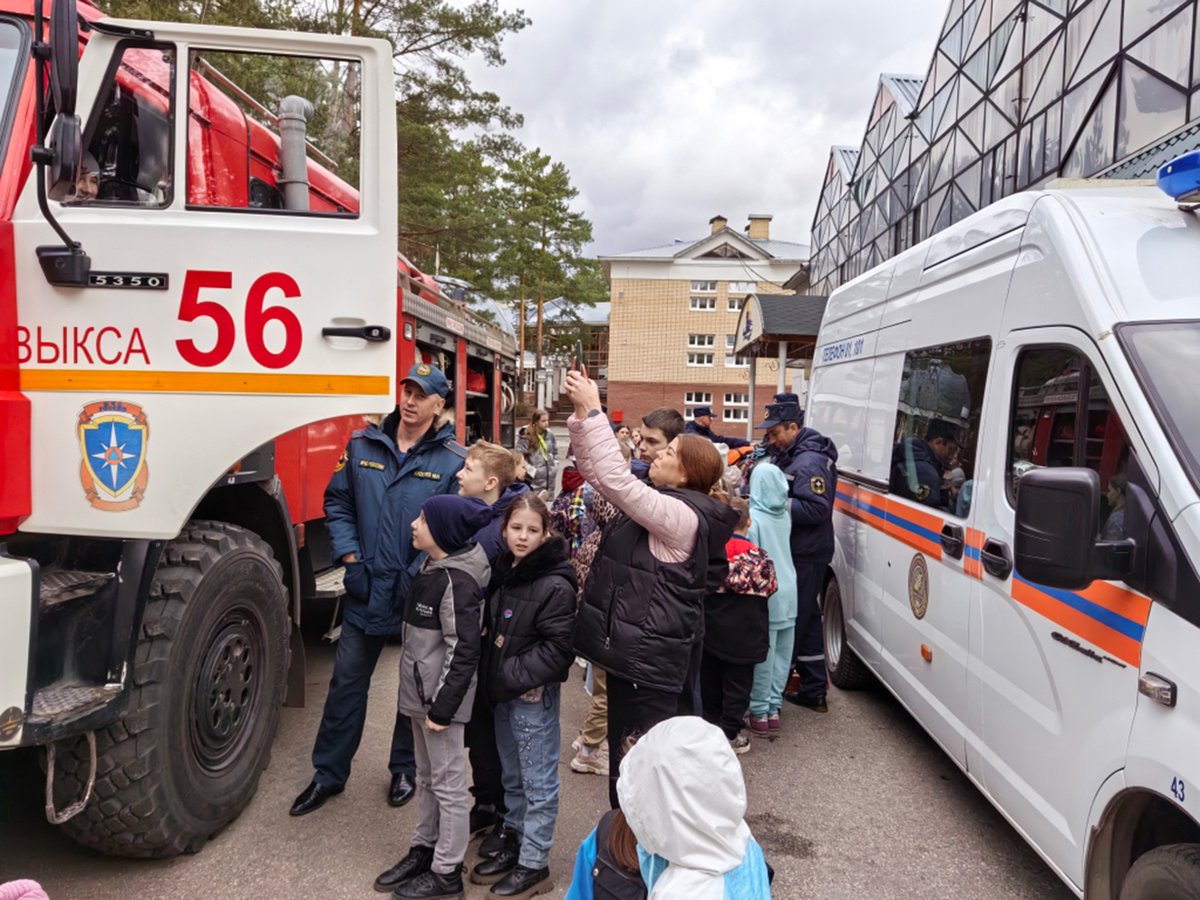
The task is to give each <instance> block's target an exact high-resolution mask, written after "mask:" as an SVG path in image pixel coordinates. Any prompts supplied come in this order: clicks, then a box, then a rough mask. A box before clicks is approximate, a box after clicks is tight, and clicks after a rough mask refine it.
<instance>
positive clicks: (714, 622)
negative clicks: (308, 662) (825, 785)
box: [291, 364, 837, 900]
mask: <svg viewBox="0 0 1200 900" xmlns="http://www.w3.org/2000/svg"><path fill="white" fill-rule="evenodd" d="M566 389H567V394H568V396H569V398H570V400H571V402H572V404H573V406H574V412H573V414H572V415H571V417H570V418H569V419H568V422H567V430H568V432H569V437H570V446H569V447H568V450H567V466H566V468H565V469H564V470H563V472H562V478H561V484H562V491H561V493H560V494H559V495H558V496H557V498H555V497H554V496H553V495H554V492H555V491H556V488H557V485H558V484H559V479H558V472H557V471H556V469H557V466H558V453H557V447H556V444H555V439H554V436H553V434H552V432H551V431H550V430H549V427H548V417H547V416H546V414H545V413H544V412H542V411H540V410H539V411H538V412H537V413H535V414H534V416H533V418H532V420H531V422H530V425H529V427H528V428H527V429H526V430H525V432H524V434H523V435H522V436H521V440H520V442H519V444H518V447H517V449H516V450H515V451H510V450H506V449H504V448H502V447H499V446H497V445H494V444H490V443H488V442H485V441H479V442H476V443H475V444H472V445H471V447H470V448H469V449H464V448H462V447H461V446H459V445H458V444H456V443H455V442H454V441H453V438H452V435H451V434H450V430H449V429H448V428H447V427H442V428H439V427H438V425H437V424H436V423H437V422H438V417H439V414H440V413H441V411H442V407H443V404H444V401H445V397H446V395H447V393H448V391H449V385H448V383H447V381H446V378H445V376H444V375H443V374H442V372H440V371H439V370H438V369H437V368H435V367H433V366H430V365H424V364H421V365H417V366H414V367H413V368H412V370H411V371H410V372H409V373H408V376H407V378H406V379H405V380H404V382H403V387H402V393H401V400H400V403H399V404H398V406H397V407H396V410H395V411H394V412H393V413H392V414H391V415H389V416H388V417H387V418H385V419H384V420H383V421H382V422H380V423H379V424H378V425H371V426H369V427H367V428H365V429H363V430H362V431H359V432H356V433H355V435H354V436H353V437H352V438H351V440H350V443H349V445H348V447H347V449H346V452H345V453H344V454H343V456H342V459H341V461H340V462H339V463H338V466H337V468H336V471H335V473H334V475H333V478H332V481H331V482H330V485H329V488H328V490H327V492H326V515H327V518H328V522H329V528H330V536H331V541H332V549H333V554H334V557H335V558H336V559H337V560H339V561H340V562H341V563H342V564H343V565H344V566H345V569H346V575H345V588H346V597H345V600H344V602H345V613H344V620H343V626H342V634H341V638H340V640H339V642H338V646H337V650H336V654H335V658H334V669H333V674H332V677H331V681H330V687H329V693H328V697H327V699H326V703H325V708H324V712H323V715H322V718H321V723H320V726H319V728H318V732H317V737H316V740H315V743H314V747H313V756H312V762H313V769H314V775H313V778H312V782H311V783H310V784H309V785H308V787H306V788H305V789H304V791H302V792H301V793H300V795H299V796H297V797H296V799H295V801H294V803H293V805H292V808H291V813H292V815H297V816H299V815H307V814H310V813H312V812H314V811H315V810H317V809H319V808H320V807H321V806H323V805H324V804H325V803H326V802H327V801H328V800H329V799H330V798H331V797H333V796H334V795H336V794H338V793H340V792H341V791H342V790H343V789H344V787H345V784H346V781H347V779H348V777H349V774H350V767H351V761H352V759H353V757H354V753H355V751H356V750H357V748H358V744H359V741H360V739H361V737H362V730H363V725H364V721H365V715H366V698H367V690H368V687H369V684H370V679H371V675H372V673H373V671H374V668H375V665H376V662H377V661H378V658H379V655H380V652H381V650H382V647H383V645H384V643H385V642H386V641H387V640H388V639H389V638H392V637H399V638H400V641H401V651H400V688H399V698H398V703H397V710H396V717H395V724H394V728H393V739H392V749H391V755H390V763H389V768H390V771H391V776H392V777H391V781H390V784H389V789H388V793H387V797H388V801H389V802H390V803H391V804H393V805H395V806H402V805H404V804H406V803H408V802H410V801H411V800H413V798H414V796H415V797H416V798H417V801H416V805H417V809H418V816H417V819H418V821H417V825H416V828H415V830H414V832H413V835H412V840H411V844H410V846H409V848H408V850H407V852H406V853H405V854H404V856H403V857H402V858H401V859H400V860H399V861H398V862H397V863H396V864H395V865H394V866H392V867H391V868H389V869H387V870H386V871H384V872H382V873H381V874H380V875H379V876H378V878H377V879H376V881H375V888H376V889H377V890H379V891H382V892H391V893H392V894H393V895H394V896H395V897H397V898H450V897H459V896H461V895H462V892H463V889H464V886H463V877H464V870H465V871H466V874H467V876H468V877H469V878H470V880H471V881H472V882H474V883H477V884H484V885H490V886H491V887H490V894H491V895H494V896H498V897H531V896H534V895H536V894H539V893H545V892H547V891H549V890H551V889H552V887H553V881H552V878H551V873H550V868H549V860H550V852H551V848H552V846H553V840H554V830H555V820H556V817H557V814H558V808H559V797H560V790H561V785H560V779H559V763H560V758H559V754H560V747H561V743H562V742H561V735H562V722H561V716H560V709H561V694H562V684H563V683H564V682H565V681H566V680H567V678H568V675H569V673H570V671H571V670H572V666H573V665H574V663H575V662H576V661H580V662H583V663H586V666H587V674H586V683H587V685H588V690H589V693H590V694H591V702H590V706H589V709H588V712H587V715H586V717H585V719H584V721H583V722H581V723H579V728H578V737H577V738H576V740H575V742H574V749H575V756H574V757H573V758H572V759H571V762H570V768H571V770H572V771H574V772H579V773H584V774H593V775H601V776H607V777H608V785H609V801H610V806H611V810H610V811H608V812H606V813H605V814H604V815H603V816H602V817H599V816H598V818H599V822H598V824H597V827H596V829H595V830H594V831H593V832H592V833H591V834H590V835H589V836H588V838H587V839H586V840H585V841H584V843H583V844H582V845H581V846H580V847H579V850H578V855H577V861H576V865H575V868H574V872H573V873H572V877H571V884H570V888H569V893H568V897H572V898H581V900H583V898H592V897H598V898H599V897H639V898H640V897H651V898H653V897H680V896H684V894H685V892H687V893H688V894H689V895H692V896H694V897H696V898H705V897H737V898H743V897H744V898H748V900H754V898H759V897H769V896H770V887H769V881H770V877H771V872H770V869H769V866H768V865H767V862H766V860H765V859H764V857H763V853H762V850H761V848H760V847H759V846H758V844H757V843H756V842H755V841H754V838H753V836H752V835H751V833H750V830H749V828H748V826H747V825H746V822H745V819H744V814H745V811H746V803H747V801H746V790H745V785H744V782H743V779H742V773H741V768H740V765H739V764H738V762H737V755H738V754H741V753H745V752H746V751H747V750H749V749H750V747H751V744H752V742H753V740H754V738H756V737H761V738H764V739H768V740H769V739H772V738H774V737H776V736H777V735H778V734H779V732H780V728H781V725H780V715H779V712H780V708H781V705H782V703H783V702H784V701H785V700H787V701H791V702H793V703H796V704H798V705H800V706H803V707H807V708H808V709H810V710H813V711H816V712H825V711H826V710H827V707H826V702H825V691H826V673H825V663H824V652H823V644H822V637H821V627H820V609H819V605H818V603H819V600H818V598H819V594H820V591H821V588H822V586H823V577H824V573H825V571H826V569H827V567H828V564H829V561H830V559H831V557H832V552H833V532H832V522H831V516H832V509H833V498H834V495H835V492H836V487H837V467H836V462H837V452H836V450H835V449H834V447H833V445H832V443H831V442H830V441H829V440H827V439H826V438H824V437H823V436H822V435H820V434H818V433H817V432H815V431H814V430H813V429H811V428H806V427H804V424H803V411H802V409H801V407H800V404H799V402H798V399H797V398H796V396H795V395H793V394H777V395H776V397H775V400H774V402H773V403H771V404H770V405H769V406H768V408H767V415H766V417H765V420H764V421H763V422H762V423H761V424H759V425H758V428H759V429H760V430H761V431H762V432H764V435H763V441H762V442H761V444H759V445H757V446H754V447H749V446H741V445H737V444H738V442H737V441H735V440H733V439H730V438H724V437H722V436H720V435H717V434H714V433H713V432H712V430H711V412H710V411H706V410H699V411H697V412H706V413H708V416H702V415H697V416H696V417H695V418H694V420H693V422H692V423H685V421H684V417H683V416H682V415H681V413H680V412H679V411H677V410H672V409H665V408H664V409H658V410H654V411H652V412H650V413H648V414H646V415H645V416H644V417H643V418H642V420H641V424H640V426H639V427H637V428H636V429H631V428H629V427H628V426H626V425H623V424H621V423H617V424H613V423H611V422H610V421H609V419H608V416H607V414H606V411H605V409H604V407H603V406H602V405H601V402H600V395H599V391H598V388H597V386H596V384H595V382H593V381H591V380H589V379H588V378H587V377H586V376H585V375H584V374H582V373H579V372H571V373H569V374H568V376H567V381H566ZM742 444H745V442H742ZM735 445H737V446H735ZM731 461H734V462H735V463H736V464H731ZM522 469H523V470H524V473H523V477H521V475H522V473H521V470H522ZM464 749H465V752H464ZM598 813H599V811H598ZM478 836H481V837H482V838H483V839H482V841H481V842H480V843H479V845H478V848H477V854H478V857H479V858H478V859H477V860H473V861H471V862H467V853H468V847H469V844H470V841H471V839H472V838H473V837H478Z"/></svg>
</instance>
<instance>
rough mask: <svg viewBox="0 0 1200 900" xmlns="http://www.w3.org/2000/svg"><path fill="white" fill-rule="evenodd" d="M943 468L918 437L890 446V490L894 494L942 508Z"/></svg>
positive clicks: (944, 468)
mask: <svg viewBox="0 0 1200 900" xmlns="http://www.w3.org/2000/svg"><path fill="white" fill-rule="evenodd" d="M945 471H946V467H945V466H944V465H943V464H942V461H941V460H940V459H938V458H937V456H936V455H935V454H934V452H933V448H932V447H930V446H929V444H928V443H927V442H926V441H924V440H922V439H921V438H919V437H910V438H905V439H904V440H903V441H901V442H900V443H898V444H896V446H894V447H892V479H891V482H892V483H891V490H892V493H894V494H899V495H900V496H901V497H907V498H908V499H910V500H916V501H917V502H918V503H924V504H925V505H926V506H936V507H938V508H943V507H945V505H946V502H945V498H944V497H943V491H942V476H943V473H944V472H945Z"/></svg>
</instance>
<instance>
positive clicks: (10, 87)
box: [0, 19, 27, 155]
mask: <svg viewBox="0 0 1200 900" xmlns="http://www.w3.org/2000/svg"><path fill="white" fill-rule="evenodd" d="M26 53H27V50H26V45H25V32H24V29H23V28H22V27H21V26H20V25H19V24H17V23H16V22H14V21H12V20H11V19H0V155H2V154H3V152H4V148H5V147H6V146H7V144H8V132H9V129H10V127H11V124H12V123H11V120H12V113H13V110H14V109H15V108H16V105H17V95H18V94H19V92H20V89H21V85H20V77H19V76H20V73H21V72H23V71H24V70H25V67H24V65H23V63H24V62H25V57H26Z"/></svg>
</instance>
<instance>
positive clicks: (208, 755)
mask: <svg viewBox="0 0 1200 900" xmlns="http://www.w3.org/2000/svg"><path fill="white" fill-rule="evenodd" d="M203 647H204V654H203V657H202V659H203V662H202V663H201V665H200V670H199V673H198V675H197V678H196V684H195V688H194V690H193V693H192V715H191V717H190V719H191V721H190V730H191V740H192V749H193V750H194V751H195V754H196V759H197V761H198V762H199V763H200V765H201V766H202V767H204V768H205V769H207V770H208V771H210V772H220V771H221V770H222V769H224V768H226V767H227V766H229V765H230V764H231V763H232V762H233V761H234V760H236V759H237V757H238V754H239V753H240V752H241V750H242V748H243V747H245V745H246V742H247V741H248V740H249V739H250V736H251V733H252V732H253V730H254V729H253V722H254V719H255V712H256V711H257V709H258V703H259V696H260V695H261V693H262V690H261V687H262V670H263V666H262V653H263V632H262V627H261V625H260V624H259V622H258V619H257V618H256V617H254V616H253V615H251V614H250V612H249V611H248V610H246V609H244V608H236V609H231V610H229V611H228V612H227V613H225V615H224V616H222V617H221V618H220V619H219V620H218V621H217V622H216V623H215V624H214V625H213V627H212V628H211V629H210V630H209V633H208V637H207V639H206V640H205V642H204V644H203Z"/></svg>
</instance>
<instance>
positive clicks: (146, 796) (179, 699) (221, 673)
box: [56, 521, 291, 857]
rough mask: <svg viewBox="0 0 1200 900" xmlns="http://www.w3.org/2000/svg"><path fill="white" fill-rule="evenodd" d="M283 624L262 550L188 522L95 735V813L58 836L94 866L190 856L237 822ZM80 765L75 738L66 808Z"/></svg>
mask: <svg viewBox="0 0 1200 900" xmlns="http://www.w3.org/2000/svg"><path fill="white" fill-rule="evenodd" d="M290 624H291V623H290V620H289V617H288V605H287V592H286V591H285V589H284V586H283V580H282V569H281V568H280V566H279V563H278V562H277V561H276V560H275V557H274V555H273V554H272V552H271V548H270V547H269V546H267V544H266V542H264V541H263V540H262V538H260V537H259V536H258V535H256V534H254V533H253V532H250V531H247V530H246V529H244V528H239V527H238V526H236V525H230V524H227V523H225V522H208V521H193V522H189V523H188V525H187V526H186V527H185V528H184V530H183V532H182V533H181V534H180V535H179V536H178V537H177V538H176V539H175V540H173V541H171V543H170V544H168V545H167V547H166V549H165V550H164V551H163V556H162V559H161V561H160V562H159V565H158V570H157V571H156V572H155V573H154V581H153V582H152V584H151V586H150V595H149V597H148V598H147V602H146V610H145V614H144V615H143V618H142V627H141V630H140V632H139V635H138V644H137V649H136V651H135V653H134V663H133V671H132V673H131V679H132V683H133V688H132V691H131V693H130V697H129V704H128V706H127V707H126V709H125V711H124V712H123V713H122V715H121V718H120V719H119V720H118V721H117V722H116V723H115V724H113V725H111V726H109V727H108V728H103V729H100V730H99V731H97V732H96V751H97V754H96V757H97V758H96V786H95V791H94V793H93V794H92V800H91V802H90V803H89V804H88V805H87V807H86V808H85V809H84V810H83V811H82V812H80V813H79V815H77V816H75V817H74V818H73V819H71V820H70V821H68V822H67V823H66V824H65V825H64V826H63V830H64V831H66V832H67V834H69V835H70V836H71V837H72V838H73V839H74V840H76V841H77V842H78V843H80V844H83V845H84V846H87V847H91V848H93V849H96V850H99V851H101V852H103V853H108V854H113V855H117V856H132V857H165V856H175V855H176V854H179V853H194V852H196V851H197V850H199V849H200V848H201V847H202V846H203V845H204V843H205V841H207V840H208V839H209V838H210V837H212V836H213V835H214V834H215V833H216V832H218V831H219V830H220V829H221V828H223V827H224V826H226V825H228V824H229V823H230V822H231V821H233V819H234V818H236V817H237V815H238V813H240V812H241V811H242V810H243V809H244V808H245V807H246V804H248V803H249V802H250V798H251V797H253V796H254V792H255V791H256V790H257V788H258V778H259V775H260V774H261V773H262V771H263V769H265V768H266V767H267V763H268V762H269V761H270V756H271V742H272V741H273V740H274V738H275V731H276V729H277V728H278V726H279V711H280V708H281V706H282V705H283V697H284V691H285V688H286V686H287V670H288V657H289V654H290V648H289V644H288V638H289V628H290ZM64 749H67V748H66V747H64ZM88 764H89V759H88V750H87V745H86V743H85V742H84V741H83V740H82V739H80V740H77V741H74V742H72V743H71V744H70V745H69V752H64V753H61V754H60V755H59V757H58V763H57V766H58V769H59V771H58V773H57V774H56V782H57V784H56V788H59V789H60V790H61V791H62V797H63V798H74V797H79V796H82V794H83V785H84V783H85V781H86V779H87V775H88ZM60 802H62V801H60Z"/></svg>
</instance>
